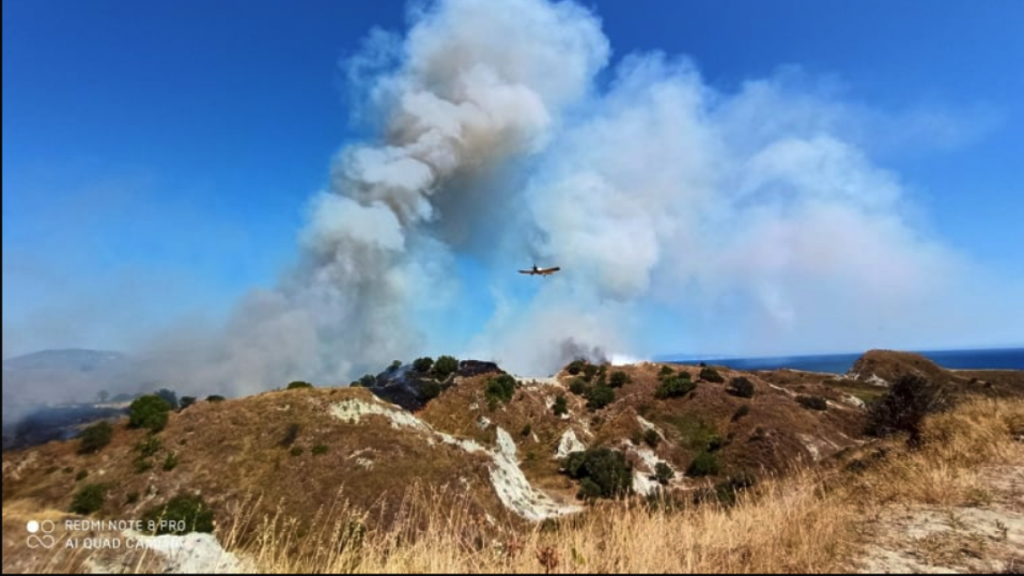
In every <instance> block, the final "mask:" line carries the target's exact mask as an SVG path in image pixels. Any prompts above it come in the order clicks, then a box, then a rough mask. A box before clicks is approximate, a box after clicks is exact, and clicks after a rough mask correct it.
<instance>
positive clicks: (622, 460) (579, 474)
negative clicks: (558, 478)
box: [564, 448, 633, 499]
mask: <svg viewBox="0 0 1024 576" xmlns="http://www.w3.org/2000/svg"><path fill="white" fill-rule="evenodd" d="M564 467H565V470H566V473H567V474H568V475H569V476H570V477H571V478H573V479H576V480H580V494H581V497H582V498H584V499H592V498H615V497H618V496H623V495H626V494H629V493H630V491H631V487H632V485H633V473H632V470H631V469H630V467H629V464H628V463H627V462H626V457H625V456H624V455H623V454H622V452H618V451H615V450H609V449H608V448H595V449H590V450H587V451H586V452H573V453H572V454H570V455H569V456H568V457H567V458H566V460H565V465H564Z"/></svg>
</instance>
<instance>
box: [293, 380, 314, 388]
mask: <svg viewBox="0 0 1024 576" xmlns="http://www.w3.org/2000/svg"><path fill="white" fill-rule="evenodd" d="M312 387H313V385H312V384H310V383H309V382H303V381H301V380H297V381H295V382H292V383H290V384H288V390H307V389H309V388H312Z"/></svg>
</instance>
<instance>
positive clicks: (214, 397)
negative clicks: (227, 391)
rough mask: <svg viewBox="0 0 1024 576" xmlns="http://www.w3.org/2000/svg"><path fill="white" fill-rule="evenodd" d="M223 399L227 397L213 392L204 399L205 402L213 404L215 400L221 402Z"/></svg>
mask: <svg viewBox="0 0 1024 576" xmlns="http://www.w3.org/2000/svg"><path fill="white" fill-rule="evenodd" d="M225 400H227V398H225V397H223V396H221V395H219V394H214V395H212V396H207V397H206V401H207V402H211V403H213V404H216V403H217V402H223V401H225Z"/></svg>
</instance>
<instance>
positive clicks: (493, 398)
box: [484, 374, 516, 410]
mask: <svg viewBox="0 0 1024 576" xmlns="http://www.w3.org/2000/svg"><path fill="white" fill-rule="evenodd" d="M515 391H516V379H515V378H513V377H512V376H509V375H508V374H502V375H501V376H493V377H491V378H489V379H488V380H487V385H486V387H485V388H484V397H485V398H487V402H488V404H489V405H490V406H491V409H492V410H493V409H494V408H496V407H497V405H498V403H499V402H500V403H502V404H507V403H508V402H511V401H512V396H514V395H515Z"/></svg>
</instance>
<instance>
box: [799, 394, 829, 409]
mask: <svg viewBox="0 0 1024 576" xmlns="http://www.w3.org/2000/svg"><path fill="white" fill-rule="evenodd" d="M796 401H797V402H798V403H799V404H800V405H801V406H803V407H804V408H807V409H808V410H818V411H820V412H824V411H825V410H828V401H826V400H825V399H824V398H822V397H821V396H803V395H800V396H797V397H796Z"/></svg>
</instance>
